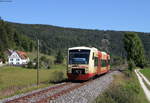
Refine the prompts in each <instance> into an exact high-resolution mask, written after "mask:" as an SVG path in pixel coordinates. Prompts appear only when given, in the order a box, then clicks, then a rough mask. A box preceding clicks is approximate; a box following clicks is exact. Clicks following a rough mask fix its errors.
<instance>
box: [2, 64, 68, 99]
mask: <svg viewBox="0 0 150 103" xmlns="http://www.w3.org/2000/svg"><path fill="white" fill-rule="evenodd" d="M66 78H67V77H66V66H65V65H53V66H52V69H40V70H39V79H40V83H41V84H54V82H60V81H62V80H65V79H66ZM36 82H37V71H36V69H25V68H22V67H12V66H7V67H3V68H0V94H1V93H2V91H5V90H7V89H10V90H13V89H15V90H16V88H19V90H20V88H25V87H30V86H31V87H32V86H33V85H35V84H36ZM0 97H1V95H0Z"/></svg>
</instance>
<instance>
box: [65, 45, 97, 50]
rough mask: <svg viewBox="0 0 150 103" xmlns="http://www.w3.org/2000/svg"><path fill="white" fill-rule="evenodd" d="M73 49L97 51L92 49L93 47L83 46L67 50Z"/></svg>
mask: <svg viewBox="0 0 150 103" xmlns="http://www.w3.org/2000/svg"><path fill="white" fill-rule="evenodd" d="M73 49H87V50H91V49H94V50H97V49H96V48H94V47H85V46H79V47H72V48H69V49H68V50H73Z"/></svg>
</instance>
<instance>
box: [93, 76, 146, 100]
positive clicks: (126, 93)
mask: <svg viewBox="0 0 150 103" xmlns="http://www.w3.org/2000/svg"><path fill="white" fill-rule="evenodd" d="M94 103H148V101H147V100H146V98H145V95H144V93H143V90H142V88H141V87H140V84H139V82H138V80H137V78H136V76H135V74H133V75H132V76H130V77H129V76H128V75H120V76H116V77H115V80H114V82H113V84H112V86H111V87H110V88H109V89H108V90H106V91H105V92H104V93H103V94H102V95H100V96H99V97H97V99H96V100H95V101H94Z"/></svg>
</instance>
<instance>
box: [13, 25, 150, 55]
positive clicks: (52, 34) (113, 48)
mask: <svg viewBox="0 0 150 103" xmlns="http://www.w3.org/2000/svg"><path fill="white" fill-rule="evenodd" d="M10 24H11V25H12V26H13V27H14V28H15V29H16V30H17V31H18V32H19V33H21V34H24V35H27V36H28V37H30V38H32V39H33V40H35V39H36V38H38V39H40V41H41V47H40V48H41V52H43V53H46V54H53V53H55V52H56V51H58V50H62V51H66V50H67V48H69V47H73V46H93V47H96V48H98V49H100V50H105V51H107V52H110V53H111V54H112V55H117V56H124V57H125V56H126V53H125V50H124V45H123V41H122V39H123V35H124V33H125V31H110V30H107V31H104V30H89V29H75V28H63V27H57V26H51V25H39V24H19V23H10ZM137 33H138V35H139V36H140V38H141V40H142V42H143V45H144V48H145V51H146V55H148V56H147V57H150V33H143V32H137Z"/></svg>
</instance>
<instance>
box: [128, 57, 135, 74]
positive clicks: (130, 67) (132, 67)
mask: <svg viewBox="0 0 150 103" xmlns="http://www.w3.org/2000/svg"><path fill="white" fill-rule="evenodd" d="M134 68H135V63H134V61H133V60H132V59H130V60H129V61H128V69H129V70H130V71H133V69H134Z"/></svg>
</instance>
